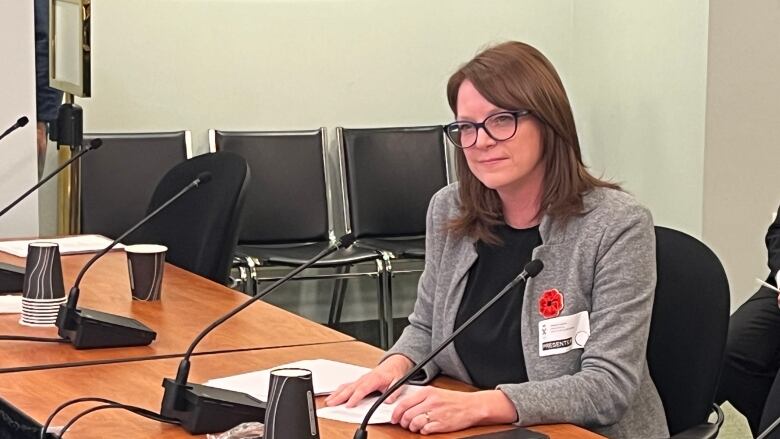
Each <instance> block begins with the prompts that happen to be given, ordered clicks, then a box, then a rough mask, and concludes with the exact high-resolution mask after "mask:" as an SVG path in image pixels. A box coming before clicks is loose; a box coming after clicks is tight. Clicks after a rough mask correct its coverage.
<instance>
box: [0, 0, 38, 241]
mask: <svg viewBox="0 0 780 439" xmlns="http://www.w3.org/2000/svg"><path fill="white" fill-rule="evenodd" d="M20 35H27V36H28V38H21V37H20ZM34 42H35V40H34V38H33V4H32V2H0V53H2V54H3V55H2V68H0V84H2V88H0V90H1V91H0V133H3V132H4V131H5V130H6V129H7V128H8V127H10V126H11V125H13V124H14V123H16V121H17V120H19V118H20V117H22V116H27V117H28V118H29V120H30V121H29V123H28V124H27V126H25V127H23V128H19V129H17V130H16V131H14V132H13V133H11V134H9V135H8V136H6V137H5V138H3V140H0V176H2V178H0V209H2V208H4V207H5V206H7V205H8V204H10V203H11V202H12V201H13V200H15V199H16V198H17V197H19V196H20V195H22V194H23V193H24V192H25V191H26V190H27V189H29V188H30V187H31V186H32V185H34V184H35V181H36V180H37V178H38V164H37V155H36V152H35V151H36V150H35V45H34ZM37 217H38V194H37V193H33V194H31V195H30V196H29V197H28V198H27V199H26V200H25V201H23V202H21V203H20V204H18V205H17V206H16V207H14V208H13V209H12V210H10V211H8V213H7V214H5V215H3V217H2V218H0V237H4V238H8V237H15V236H36V235H37V234H38V223H37V222H36V221H31V219H34V218H37Z"/></svg>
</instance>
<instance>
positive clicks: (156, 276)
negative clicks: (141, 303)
mask: <svg viewBox="0 0 780 439" xmlns="http://www.w3.org/2000/svg"><path fill="white" fill-rule="evenodd" d="M166 251H168V247H166V246H164V245H157V244H138V245H128V246H127V247H125V253H127V271H128V272H129V274H130V291H131V292H132V293H133V299H134V300H145V301H149V300H160V295H161V293H162V292H161V291H160V286H161V285H162V278H163V271H164V268H165V252H166Z"/></svg>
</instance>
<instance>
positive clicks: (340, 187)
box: [81, 126, 448, 346]
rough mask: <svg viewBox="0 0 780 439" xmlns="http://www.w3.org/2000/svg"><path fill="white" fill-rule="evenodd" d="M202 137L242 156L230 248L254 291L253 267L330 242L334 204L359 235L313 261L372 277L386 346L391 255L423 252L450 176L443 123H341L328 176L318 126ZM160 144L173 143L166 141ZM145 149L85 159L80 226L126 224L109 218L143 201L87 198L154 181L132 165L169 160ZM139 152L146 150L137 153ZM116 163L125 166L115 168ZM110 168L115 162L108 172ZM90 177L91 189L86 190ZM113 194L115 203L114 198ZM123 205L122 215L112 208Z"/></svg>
mask: <svg viewBox="0 0 780 439" xmlns="http://www.w3.org/2000/svg"><path fill="white" fill-rule="evenodd" d="M209 134H210V135H209V138H210V141H211V148H210V150H212V151H214V150H224V151H230V152H233V153H236V154H238V155H240V156H242V157H244V158H245V159H246V160H247V161H248V163H249V167H250V170H251V179H250V182H249V187H248V189H247V195H246V204H245V207H244V211H243V214H242V221H241V227H240V232H239V239H238V242H239V245H238V249H237V254H238V255H240V256H241V260H242V261H243V264H242V265H243V267H242V268H243V271H244V272H246V273H247V274H248V278H249V279H248V280H249V283H250V284H251V287H252V290H253V291H256V290H257V285H256V283H257V281H258V273H257V270H258V268H259V267H263V266H296V265H300V264H301V263H303V262H304V261H306V260H307V259H310V258H311V257H313V256H314V255H316V254H317V253H318V252H320V251H321V250H322V249H324V248H325V247H327V246H328V245H330V243H331V242H332V241H333V237H334V235H335V229H336V227H337V225H336V224H335V218H333V215H332V214H331V212H334V211H335V210H336V208H337V207H338V208H341V209H338V210H340V211H341V212H342V215H343V226H344V228H345V229H346V231H347V232H351V233H353V234H354V235H355V237H356V238H357V242H356V244H355V245H354V246H353V247H352V248H350V249H347V250H343V251H339V252H336V253H335V254H333V255H331V256H329V257H327V258H325V259H324V260H323V261H321V262H320V263H318V264H317V265H315V267H320V268H335V269H336V270H335V273H333V274H330V275H325V276H322V277H330V278H332V277H336V278H341V279H347V278H350V277H356V276H362V275H369V276H374V277H376V279H377V297H378V298H377V302H378V303H377V313H378V317H379V325H380V328H379V329H380V340H381V344H382V345H383V346H388V345H389V343H390V342H391V341H392V340H391V339H392V333H393V328H392V282H391V280H392V277H393V275H394V272H393V269H392V265H391V261H392V260H396V259H399V258H404V259H407V258H411V259H423V258H424V255H425V248H424V235H425V215H426V209H427V206H428V202H429V200H430V198H431V196H432V195H433V194H434V193H435V192H436V191H437V190H438V189H440V188H441V187H443V186H444V185H446V184H447V181H448V177H447V176H448V172H447V165H446V159H445V150H444V148H445V141H444V136H443V132H442V128H441V126H431V127H411V128H374V129H344V128H338V129H337V130H336V134H337V137H338V139H337V141H338V142H337V143H338V144H339V148H338V153H339V154H338V155H339V157H338V158H337V160H335V161H336V162H337V163H338V169H337V172H336V173H335V175H329V172H331V169H330V167H329V166H328V162H329V161H328V155H327V148H326V146H327V138H326V131H325V129H323V128H320V129H317V130H308V131H286V132H281V131H275V132H243V131H242V132H237V131H217V130H212V131H210V133H209ZM117 136H118V135H117ZM136 136H140V135H136ZM102 137H103V138H104V141H105V142H106V144H107V146H108V148H103V150H104V151H106V150H111V149H112V146H113V142H114V140H115V139H114V138H112V137H111V136H106V135H102ZM186 137H187V136H183V139H184V140H186ZM163 143H164V142H161V143H160V144H161V145H163ZM185 143H186V142H185ZM164 144H165V145H166V147H168V148H170V149H172V150H173V149H175V148H173V147H172V146H170V144H169V143H164ZM120 149H121V151H120ZM143 149H144V147H143V146H142V147H140V148H139V149H138V150H137V151H133V150H132V148H129V147H125V146H124V144H120V148H115V150H114V151H113V153H112V154H114V157H111V158H106V159H105V160H104V161H103V162H101V163H99V166H100V167H101V169H100V170H99V171H98V172H93V170H92V166H91V165H92V163H89V162H85V163H84V166H83V171H82V172H83V178H82V183H83V185H82V194H83V195H87V197H85V199H84V202H83V203H82V222H81V224H82V231H83V232H94V233H103V234H106V235H109V236H111V234H112V233H113V234H117V233H116V231H121V230H123V226H120V225H114V224H113V223H112V221H114V220H112V218H113V219H115V218H117V216H120V217H125V218H127V217H129V219H128V220H131V219H132V218H139V217H140V216H141V214H142V208H141V207H139V208H138V209H136V210H137V212H135V213H132V212H130V208H131V207H132V206H131V205H130V204H128V203H127V202H126V201H125V200H124V197H125V195H126V194H125V193H124V191H122V192H123V193H122V194H121V197H119V198H122V200H109V203H103V204H98V205H96V203H90V200H89V199H88V196H89V195H90V193H95V192H101V191H103V192H110V191H108V190H107V188H108V187H111V186H112V185H113V183H112V179H116V178H117V177H118V176H119V175H123V176H125V177H124V178H126V180H127V183H125V184H124V185H122V186H124V187H126V188H127V190H131V191H136V190H137V193H135V194H134V196H135V197H138V198H143V195H142V194H141V193H140V192H142V191H141V190H138V188H136V186H138V185H143V184H154V183H153V182H152V181H151V180H153V177H152V176H150V174H151V172H150V171H149V170H146V171H145V174H144V175H145V180H141V181H139V180H138V179H137V177H135V175H136V173H135V172H134V171H135V168H137V167H157V168H163V167H165V163H164V160H163V158H165V159H166V160H169V157H171V155H169V154H152V153H150V151H144V152H142V150H143ZM179 151H186V146H180V147H179ZM137 154H141V155H143V156H144V157H141V158H139V157H137ZM120 155H132V156H134V158H133V159H130V160H127V159H122V158H121V157H118V156H120ZM152 157H154V158H153V159H152ZM134 160H137V162H134ZM170 160H171V161H174V162H175V160H173V159H170ZM122 163H129V165H120V164H122ZM168 166H170V164H169V165H168ZM112 167H113V168H115V169H113V170H111V168H112ZM159 172H163V171H162V170H160V171H159ZM96 176H99V177H102V178H103V180H102V183H97V182H96V180H97V177H96ZM91 177H92V178H91ZM330 181H335V182H336V187H333V185H330V184H328V183H329V182H330ZM90 184H91V185H93V187H91V188H87V187H86V185H90ZM336 192H338V193H339V195H340V197H338V200H337V199H336V197H333V196H332V194H334V193H336ZM100 195H102V196H105V195H106V194H105V193H102V194H100ZM112 195H113V194H112ZM94 198H97V196H95V197H94ZM112 201H114V202H116V201H120V202H116V203H114V204H113V205H112V204H111V202H112ZM335 201H340V203H338V202H335ZM138 204H139V206H142V205H143V204H144V203H142V202H139V203H138ZM338 204H340V206H338ZM100 208H103V209H106V210H108V211H107V212H102V213H101V214H100V215H97V214H95V212H88V210H89V209H100ZM123 209H124V212H125V213H124V214H119V215H118V213H119V212H122V211H123ZM95 218H105V219H107V220H108V223H109V224H111V227H104V228H102V229H101V228H100V227H97V221H95V220H94V219H95ZM340 219H341V218H340ZM112 227H113V229H112ZM364 262H373V263H375V264H376V269H375V270H371V271H369V272H367V273H366V272H365V270H361V272H360V273H355V272H353V270H352V267H353V266H354V265H355V264H358V263H364ZM344 288H345V284H344V283H343V282H336V285H335V287H334V294H333V302H332V306H331V313H330V317H329V321H330V323H337V322H338V320H339V318H340V312H341V311H340V310H341V306H342V303H343V297H344Z"/></svg>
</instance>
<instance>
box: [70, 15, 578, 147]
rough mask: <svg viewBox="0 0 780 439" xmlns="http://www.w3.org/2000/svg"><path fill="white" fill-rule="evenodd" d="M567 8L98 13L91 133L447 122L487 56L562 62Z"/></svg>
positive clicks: (202, 138) (199, 143) (200, 142)
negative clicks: (464, 66) (529, 52)
mask: <svg viewBox="0 0 780 439" xmlns="http://www.w3.org/2000/svg"><path fill="white" fill-rule="evenodd" d="M570 7H571V6H570V2H569V1H560V0H559V1H552V2H547V1H545V2H540V1H516V0H507V1H495V2H491V3H490V6H489V7H487V6H485V5H478V4H475V3H474V2H472V1H462V0H459V1H443V0H440V1H430V2H420V1H413V0H402V1H393V2H387V1H379V0H359V1H358V0H352V1H350V0H345V1H335V0H334V1H322V0H301V1H265V0H257V1H192V0H134V1H122V2H97V3H96V4H95V5H94V20H93V22H94V24H93V50H94V61H93V75H94V77H93V96H94V97H93V98H91V99H89V100H87V101H82V105H83V106H84V110H85V118H86V128H85V129H86V130H88V131H90V130H92V131H94V130H150V129H152V130H156V129H160V130H163V129H181V128H187V129H191V130H193V135H194V136H193V138H194V143H195V145H196V151H198V152H203V151H205V145H206V141H207V138H206V130H207V129H208V128H215V127H216V128H223V129H295V128H312V127H319V126H328V127H334V126H337V125H340V124H342V125H346V126H392V125H403V124H432V123H442V122H444V121H447V120H449V119H450V114H449V110H448V107H447V105H446V100H445V98H444V85H445V83H446V79H447V77H448V74H449V73H451V72H452V71H453V70H454V69H455V67H456V66H457V65H458V64H459V63H461V62H463V61H465V60H467V59H468V58H470V57H471V56H472V55H474V54H475V53H476V51H477V50H478V49H479V48H480V47H482V46H483V45H485V44H487V43H490V42H495V41H503V40H507V39H521V40H527V41H530V42H532V43H534V44H537V45H538V46H540V48H542V49H543V50H544V51H545V52H547V53H548V54H549V55H550V57H551V58H552V59H554V60H562V59H565V58H566V56H567V55H568V41H569V39H570V27H569V25H568V24H569V14H570Z"/></svg>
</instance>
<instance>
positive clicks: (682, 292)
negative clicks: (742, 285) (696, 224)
mask: <svg viewBox="0 0 780 439" xmlns="http://www.w3.org/2000/svg"><path fill="white" fill-rule="evenodd" d="M655 236H656V249H657V254H656V264H657V271H658V283H657V286H656V290H655V304H654V306H653V317H652V322H651V326H650V338H649V341H648V346H647V360H648V364H649V367H650V375H651V376H652V377H653V381H654V382H655V385H656V387H657V388H658V393H659V394H660V395H661V400H662V401H663V404H664V410H665V412H666V420H667V424H668V426H669V432H670V433H671V434H672V435H674V434H675V433H678V432H680V431H683V430H685V429H687V428H690V427H692V426H694V425H698V424H702V423H705V422H706V421H707V417H708V416H709V414H710V412H711V409H712V404H713V402H714V400H715V390H716V388H717V385H718V379H719V377H720V370H721V363H722V360H723V351H724V348H725V344H726V332H727V330H728V322H729V285H728V280H727V279H726V273H725V271H724V270H723V266H722V265H721V263H720V261H719V260H718V257H717V256H716V255H715V254H714V253H713V252H712V251H711V250H710V249H709V248H708V247H707V246H706V245H704V244H703V243H701V242H700V241H699V240H697V239H696V238H693V237H691V236H689V235H686V234H685V233H682V232H679V231H677V230H673V229H668V228H665V227H656V228H655Z"/></svg>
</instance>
